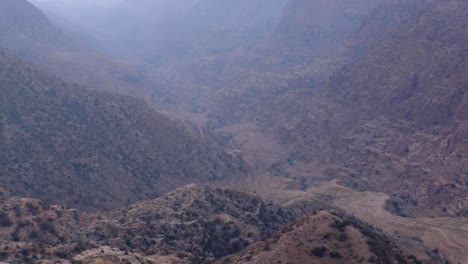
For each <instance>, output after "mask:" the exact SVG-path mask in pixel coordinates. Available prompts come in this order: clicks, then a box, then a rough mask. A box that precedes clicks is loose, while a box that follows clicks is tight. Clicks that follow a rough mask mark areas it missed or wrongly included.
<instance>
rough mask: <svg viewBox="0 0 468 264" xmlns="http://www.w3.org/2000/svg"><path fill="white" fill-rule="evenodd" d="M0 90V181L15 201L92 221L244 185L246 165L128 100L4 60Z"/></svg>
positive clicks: (6, 57)
mask: <svg viewBox="0 0 468 264" xmlns="http://www.w3.org/2000/svg"><path fill="white" fill-rule="evenodd" d="M0 84H1V87H2V88H1V90H0V98H1V102H2V104H1V112H0V114H1V119H0V120H1V121H2V122H1V127H2V135H1V144H0V146H1V149H2V151H1V155H2V159H1V167H0V168H1V171H2V177H1V178H0V181H1V184H2V186H3V187H4V188H6V189H8V190H9V191H11V192H12V193H13V194H15V195H21V196H28V197H36V198H40V199H42V200H44V201H46V202H50V203H54V204H62V205H68V206H74V207H79V208H82V209H86V210H94V211H95V210H98V209H103V208H107V209H109V208H116V207H118V206H122V205H124V204H128V203H130V202H134V201H138V200H143V199H148V198H154V197H156V196H158V195H161V194H163V193H165V192H167V191H170V190H173V189H174V188H176V187H179V186H182V185H185V184H188V183H193V182H198V183H203V182H205V183H206V182H209V181H213V182H216V181H223V180H227V179H229V180H233V179H235V178H238V177H241V176H242V175H245V170H246V168H245V166H244V165H243V162H242V160H240V159H239V158H237V157H236V156H233V155H231V154H227V153H225V152H223V151H221V150H220V149H219V148H218V147H215V146H214V145H213V144H212V143H210V142H209V141H208V137H205V138H202V137H200V136H199V135H198V134H195V133H192V132H189V131H188V130H186V129H185V128H183V127H182V126H181V125H179V124H176V123H174V122H173V121H171V120H169V119H167V118H166V117H163V116H162V115H160V114H158V113H157V112H156V111H155V110H153V109H151V108H150V107H148V106H147V104H146V103H145V102H143V101H140V100H137V99H135V98H133V97H126V96H120V95H115V94H110V93H101V92H94V91H92V90H89V89H86V88H82V87H79V86H77V85H70V84H67V83H65V82H63V81H62V80H60V79H57V78H53V77H49V76H48V75H46V74H43V73H42V72H40V71H37V70H35V69H34V68H31V67H30V66H27V65H26V64H24V63H22V62H21V61H19V60H17V59H16V58H14V57H12V56H11V55H8V54H2V56H1V59H0ZM197 133H198V131H197ZM242 166H244V168H243V167H242Z"/></svg>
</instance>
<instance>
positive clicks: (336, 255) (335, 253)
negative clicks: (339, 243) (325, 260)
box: [330, 251, 342, 259]
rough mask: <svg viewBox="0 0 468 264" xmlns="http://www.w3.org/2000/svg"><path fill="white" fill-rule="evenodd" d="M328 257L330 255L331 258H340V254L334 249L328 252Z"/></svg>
mask: <svg viewBox="0 0 468 264" xmlns="http://www.w3.org/2000/svg"><path fill="white" fill-rule="evenodd" d="M330 257H331V258H334V259H340V258H342V256H341V254H340V253H338V252H336V251H332V252H330Z"/></svg>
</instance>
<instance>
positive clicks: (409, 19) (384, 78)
mask: <svg viewBox="0 0 468 264" xmlns="http://www.w3.org/2000/svg"><path fill="white" fill-rule="evenodd" d="M418 3H419V2H418ZM382 14H383V15H382ZM465 17H466V3H465V2H464V1H456V0H450V1H443V2H440V1H424V2H420V3H419V4H415V2H413V1H388V2H387V3H385V4H384V5H382V6H380V7H378V8H377V9H376V10H375V11H374V13H372V14H371V15H370V16H369V18H367V19H366V20H365V22H364V24H363V26H362V27H361V29H360V30H359V31H358V32H357V35H356V38H355V39H354V40H353V42H352V43H350V45H349V50H347V51H345V52H344V54H351V56H349V57H348V58H345V59H343V58H342V56H343V55H342V54H343V53H341V54H337V55H335V56H332V57H331V58H328V59H326V60H323V61H322V62H321V63H317V64H311V65H310V66H307V67H305V68H302V69H301V68H299V71H296V73H295V75H296V76H294V75H292V76H293V77H292V78H291V75H290V74H289V75H286V74H285V77H282V78H279V81H276V82H275V83H274V84H273V85H272V86H271V87H275V88H276V89H277V90H278V91H282V93H280V94H279V96H272V99H270V101H268V102H269V103H268V104H260V106H258V105H257V106H256V104H252V105H247V107H251V108H253V109H254V112H249V111H245V112H242V110H243V108H236V107H235V102H239V101H242V100H243V98H249V99H248V100H249V101H250V100H252V99H251V98H252V97H253V96H252V94H254V95H255V94H256V91H255V90H253V89H250V90H247V92H248V93H247V95H248V96H246V97H244V96H245V94H242V93H240V94H239V95H237V96H238V97H237V98H238V100H237V101H231V102H234V103H233V105H232V107H231V106H229V105H228V106H229V107H226V106H225V108H224V109H225V111H226V113H228V114H230V115H233V114H236V113H237V115H238V116H240V118H243V119H244V120H245V119H247V120H248V119H250V120H252V119H254V120H257V122H259V123H261V124H263V127H265V128H267V129H268V130H269V131H273V132H272V133H273V134H275V135H276V136H277V138H278V140H279V141H282V142H286V143H287V144H288V145H290V146H291V147H290V148H289V150H290V154H289V156H288V157H287V158H285V159H284V160H283V161H282V162H279V163H278V164H276V165H275V168H276V170H278V168H280V169H279V170H283V169H284V171H283V174H284V175H301V174H302V175H304V176H302V177H301V178H304V179H303V181H307V177H308V176H307V171H311V170H312V169H313V170H318V171H321V175H322V177H323V178H324V179H331V178H334V179H340V182H341V183H343V184H346V185H347V186H350V187H353V188H355V189H357V190H374V191H382V192H385V193H388V194H390V195H391V196H392V198H391V199H390V200H389V202H388V205H387V208H388V209H389V210H391V211H393V212H395V213H397V214H400V215H403V216H441V215H445V216H466V215H467V211H466V208H467V207H466V197H465V195H464V194H463V193H464V192H466V182H467V180H468V178H467V177H468V175H467V174H466V170H465V169H464V168H465V167H466V166H467V163H466V162H467V159H466V157H465V155H464V154H463V153H465V151H466V143H467V142H466V140H465V138H466V136H465V135H466V133H467V130H466V129H465V127H466V118H465V113H466V112H467V109H466V105H467V104H466V103H467V101H466V100H467V95H466V84H465V82H466V76H465V74H464V73H465V72H466V70H467V69H466V66H467V65H466V59H465V57H466V56H465V51H464V43H465V42H466V39H465V36H466V28H465V26H464V24H465V22H464V21H465ZM361 43H367V44H362V45H361ZM356 48H357V49H356ZM336 62H338V64H336ZM330 65H332V66H330ZM329 66H330V67H329ZM326 69H332V71H331V73H330V71H328V72H327V71H326ZM304 71H305V73H306V74H302V73H301V72H304ZM266 80H270V81H271V79H268V78H267V79H266ZM261 86H262V80H260V82H259V83H256V84H255V86H254V85H252V86H250V87H252V88H253V87H261ZM282 86H284V87H295V88H294V89H283V90H281V87H282ZM259 94H264V93H263V90H262V92H261V93H259ZM234 95H236V94H234ZM228 98H229V97H228ZM228 100H229V99H226V101H221V104H222V102H227V101H228ZM249 101H247V102H249ZM254 102H255V101H254ZM235 109H238V110H241V111H239V112H235V111H236V110H235ZM247 109H248V108H247ZM230 110H232V111H231V112H230ZM245 113H247V114H245ZM252 113H253V114H252ZM291 165H292V166H291ZM291 167H293V168H294V169H291Z"/></svg>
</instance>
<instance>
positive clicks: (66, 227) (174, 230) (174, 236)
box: [0, 185, 411, 264]
mask: <svg viewBox="0 0 468 264" xmlns="http://www.w3.org/2000/svg"><path fill="white" fill-rule="evenodd" d="M1 195H2V196H1V198H0V237H1V238H2V242H0V245H1V248H0V260H1V261H8V262H9V263H48V262H47V261H54V262H58V261H60V262H61V261H66V260H72V261H74V262H78V263H95V264H97V263H126V262H125V259H126V260H127V261H130V263H171V264H175V263H212V262H213V261H216V260H220V259H222V258H224V257H227V256H228V255H231V254H238V255H240V256H242V255H245V254H247V252H250V253H248V254H250V255H252V254H255V255H256V254H260V255H261V254H270V253H273V252H278V251H276V250H275V248H276V247H283V249H285V247H288V248H290V249H292V248H293V247H292V246H289V245H290V244H291V238H290V237H291V236H292V235H293V236H295V239H294V241H295V243H293V244H294V245H297V246H296V247H297V248H298V249H300V251H301V252H302V251H304V252H307V254H308V255H310V254H315V253H313V252H315V247H313V245H309V243H312V244H316V243H321V244H320V245H322V242H319V241H326V242H323V243H325V245H327V246H328V245H329V246H330V252H335V251H331V250H332V248H333V247H338V248H340V249H339V250H338V249H337V250H338V251H336V252H335V253H336V254H335V253H332V256H334V258H335V259H337V262H338V263H339V261H340V259H339V255H338V254H342V255H340V256H342V258H343V259H348V255H349V254H351V253H348V252H350V250H355V252H352V257H354V255H358V256H359V258H362V257H365V258H367V257H370V259H369V261H372V260H371V259H374V260H375V261H377V263H394V262H389V261H392V260H396V261H397V262H396V263H411V262H409V261H408V260H409V258H408V257H406V256H404V255H402V253H401V251H400V250H399V249H398V247H397V246H396V245H395V244H394V242H393V241H392V240H391V239H389V238H388V237H386V236H385V235H383V234H382V233H381V232H379V231H378V230H376V229H374V228H373V227H371V226H368V225H366V224H365V223H362V222H360V221H359V220H357V219H354V218H352V217H349V216H346V215H341V214H337V213H333V214H331V213H329V212H326V211H320V212H314V211H315V210H311V209H312V208H315V209H318V210H323V209H320V208H321V207H320V205H319V203H317V204H315V205H314V202H310V203H308V205H307V206H305V207H303V208H306V207H307V208H309V209H307V210H302V211H298V210H297V208H296V209H294V208H292V207H291V208H284V207H280V206H278V205H275V204H273V203H272V202H270V201H268V200H263V199H261V198H260V197H257V196H255V195H252V194H248V193H244V192H240V191H235V190H231V189H213V188H209V187H204V186H197V185H189V186H185V187H183V188H180V189H177V190H175V191H173V192H171V193H168V194H166V195H164V196H163V197H160V198H157V199H154V200H149V201H145V202H142V203H138V204H134V205H131V206H129V207H126V208H122V209H119V210H115V211H111V212H106V213H100V214H85V213H81V212H79V211H77V210H74V209H67V208H63V207H60V206H49V205H46V204H44V203H42V202H40V201H38V200H34V199H25V198H18V197H12V196H9V195H8V194H6V193H5V192H2V193H1ZM299 215H303V216H304V215H309V216H307V218H304V219H298V217H299ZM319 228H320V229H319ZM298 239H299V240H298ZM302 240H304V242H303V243H302V244H301V243H300V242H301V241H302ZM262 241H264V242H262ZM308 241H309V242H308ZM367 241H369V242H367ZM366 243H368V245H367V244H366ZM249 245H251V246H250V247H248V246H249ZM245 248H247V249H246V251H242V250H243V249H245ZM258 249H260V250H258ZM18 252H19V254H17V253H18ZM261 252H264V253H261ZM287 252H288V251H280V252H279V253H284V254H287ZM326 253H327V255H328V254H329V252H328V250H326ZM301 254H302V253H301ZM238 255H233V256H230V257H228V258H229V259H236V258H238ZM395 257H398V258H395ZM255 258H256V257H255ZM244 259H247V258H244ZM313 259H320V258H318V257H313ZM355 259H357V258H355ZM365 260H367V259H365ZM220 261H221V260H220ZM226 262H228V261H227V260H222V261H221V262H220V263H226ZM72 263H73V262H72ZM231 263H237V262H231ZM260 263H261V262H260ZM302 263H303V262H302ZM341 263H343V262H341Z"/></svg>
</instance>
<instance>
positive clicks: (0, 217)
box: [0, 211, 13, 227]
mask: <svg viewBox="0 0 468 264" xmlns="http://www.w3.org/2000/svg"><path fill="white" fill-rule="evenodd" d="M12 225H13V223H12V222H11V220H10V218H9V217H8V214H7V213H5V212H3V211H1V212H0V227H10V226H12Z"/></svg>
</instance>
